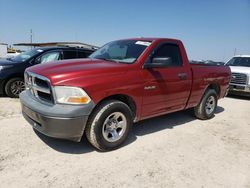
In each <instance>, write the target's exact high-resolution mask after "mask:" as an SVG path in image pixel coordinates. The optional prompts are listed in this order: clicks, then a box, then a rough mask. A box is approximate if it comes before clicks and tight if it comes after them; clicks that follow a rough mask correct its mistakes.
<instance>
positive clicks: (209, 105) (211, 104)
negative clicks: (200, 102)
mask: <svg viewBox="0 0 250 188" xmlns="http://www.w3.org/2000/svg"><path fill="white" fill-rule="evenodd" d="M215 104H216V102H215V97H214V96H210V97H208V99H207V102H206V107H205V110H206V113H207V114H208V115H209V114H211V113H212V112H213V111H214V109H215Z"/></svg>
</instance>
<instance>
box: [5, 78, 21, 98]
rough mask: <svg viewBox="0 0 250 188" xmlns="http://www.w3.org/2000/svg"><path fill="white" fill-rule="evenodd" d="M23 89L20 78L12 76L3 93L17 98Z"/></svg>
mask: <svg viewBox="0 0 250 188" xmlns="http://www.w3.org/2000/svg"><path fill="white" fill-rule="evenodd" d="M23 90H25V84H24V80H23V79H22V78H12V79H10V80H9V81H8V82H7V83H6V85H5V93H6V95H7V96H8V97H11V98H18V97H19V94H20V93H21V92H22V91H23Z"/></svg>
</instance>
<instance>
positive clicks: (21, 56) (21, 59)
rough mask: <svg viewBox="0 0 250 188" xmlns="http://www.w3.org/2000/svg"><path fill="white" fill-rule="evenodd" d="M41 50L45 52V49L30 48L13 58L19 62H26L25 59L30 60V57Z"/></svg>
mask: <svg viewBox="0 0 250 188" xmlns="http://www.w3.org/2000/svg"><path fill="white" fill-rule="evenodd" d="M41 52H43V50H41V49H33V50H29V51H27V52H23V53H21V54H19V55H17V56H16V57H13V58H12V59H11V60H13V61H18V62H24V61H26V60H28V59H29V58H31V57H33V56H35V55H37V54H39V53H41Z"/></svg>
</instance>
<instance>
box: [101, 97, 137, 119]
mask: <svg viewBox="0 0 250 188" xmlns="http://www.w3.org/2000/svg"><path fill="white" fill-rule="evenodd" d="M106 100H118V101H121V102H124V103H125V104H126V105H128V106H129V108H130V109H131V111H132V113H133V119H135V118H136V104H135V102H134V100H133V99H132V98H131V97H130V96H128V95H123V94H118V95H111V96H108V97H106V98H104V99H102V100H101V101H100V102H99V103H98V104H97V106H99V105H100V104H101V103H102V102H104V101H106Z"/></svg>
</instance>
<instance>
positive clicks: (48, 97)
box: [24, 72, 54, 103]
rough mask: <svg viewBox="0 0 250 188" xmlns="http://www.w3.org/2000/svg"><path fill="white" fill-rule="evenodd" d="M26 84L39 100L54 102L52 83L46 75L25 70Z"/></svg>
mask: <svg viewBox="0 0 250 188" xmlns="http://www.w3.org/2000/svg"><path fill="white" fill-rule="evenodd" d="M24 79H25V86H26V88H27V89H29V90H30V92H31V93H32V94H33V95H34V96H35V97H36V98H38V99H39V100H41V101H44V102H47V103H54V99H53V94H52V90H51V85H50V82H49V80H48V79H47V78H46V77H43V76H40V75H36V74H34V73H30V72H25V74H24Z"/></svg>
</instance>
